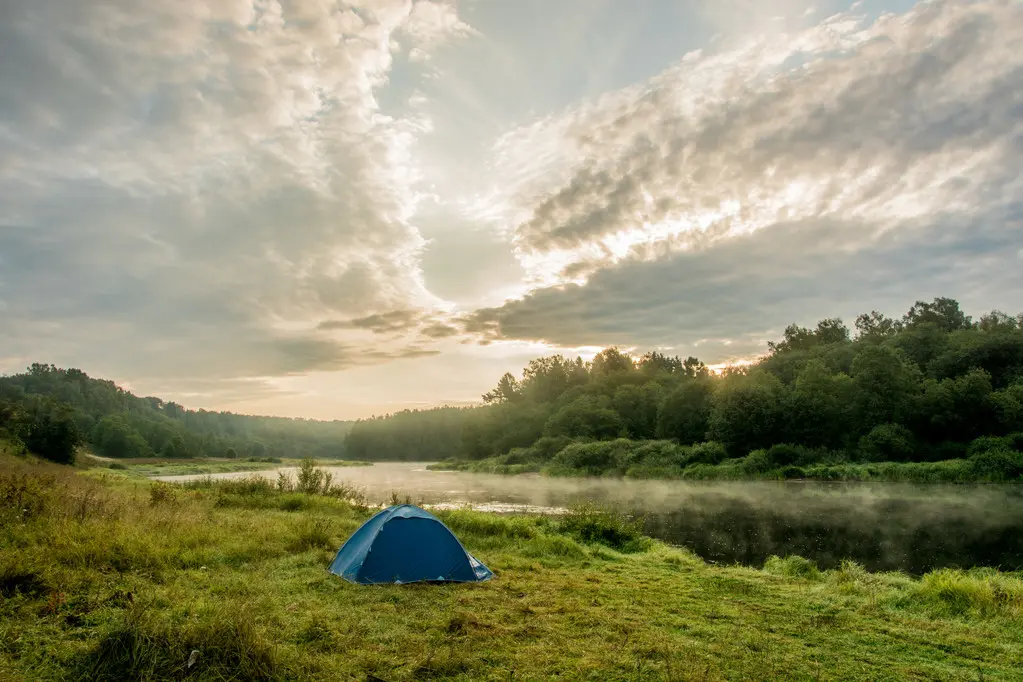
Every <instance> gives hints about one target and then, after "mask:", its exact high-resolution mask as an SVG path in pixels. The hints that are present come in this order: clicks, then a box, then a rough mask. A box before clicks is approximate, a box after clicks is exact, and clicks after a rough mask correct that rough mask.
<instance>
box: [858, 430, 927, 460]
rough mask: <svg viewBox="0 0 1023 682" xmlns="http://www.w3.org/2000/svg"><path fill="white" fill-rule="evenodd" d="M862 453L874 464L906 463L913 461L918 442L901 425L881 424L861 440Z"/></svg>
mask: <svg viewBox="0 0 1023 682" xmlns="http://www.w3.org/2000/svg"><path fill="white" fill-rule="evenodd" d="M860 452H861V453H862V454H863V456H864V457H865V458H866V459H867V460H869V461H873V462H906V461H909V460H911V459H913V454H914V453H915V452H916V441H915V439H914V438H913V433H912V432H911V431H910V430H909V429H907V428H906V427H905V426H902V425H901V424H880V425H878V426H875V427H874V428H873V429H871V430H870V433H868V434H867V435H865V436H863V437H862V438H860Z"/></svg>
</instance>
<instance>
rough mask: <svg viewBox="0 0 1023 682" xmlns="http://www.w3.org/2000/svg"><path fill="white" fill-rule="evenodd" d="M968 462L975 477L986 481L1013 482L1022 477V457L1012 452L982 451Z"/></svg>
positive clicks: (1004, 450) (1003, 450)
mask: <svg viewBox="0 0 1023 682" xmlns="http://www.w3.org/2000/svg"><path fill="white" fill-rule="evenodd" d="M969 461H970V465H971V466H972V467H973V471H974V473H975V474H976V475H977V477H978V478H982V479H984V480H987V481H996V482H997V481H1013V480H1015V479H1017V478H1019V477H1020V476H1023V455H1021V454H1020V453H1018V452H1014V451H1012V450H1006V449H1002V450H984V451H981V452H979V453H977V454H975V455H973V456H972V457H970V460H969Z"/></svg>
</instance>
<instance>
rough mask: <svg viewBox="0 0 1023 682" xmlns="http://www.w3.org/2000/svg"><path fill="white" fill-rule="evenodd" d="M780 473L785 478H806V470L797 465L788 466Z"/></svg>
mask: <svg viewBox="0 0 1023 682" xmlns="http://www.w3.org/2000/svg"><path fill="white" fill-rule="evenodd" d="M778 473H779V475H780V476H781V477H782V478H784V479H794V478H806V472H805V471H803V470H802V469H800V468H799V467H797V466H787V467H785V468H783V469H782V470H781V471H779V472H778Z"/></svg>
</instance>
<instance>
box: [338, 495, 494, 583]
mask: <svg viewBox="0 0 1023 682" xmlns="http://www.w3.org/2000/svg"><path fill="white" fill-rule="evenodd" d="M328 570H329V571H330V572H331V573H333V574H335V575H339V576H341V577H342V578H344V579H345V580H347V581H349V582H353V583H361V584H363V585H369V584H372V583H398V584H400V583H414V582H421V581H427V580H429V581H434V580H444V581H454V582H476V581H480V580H488V579H489V578H490V577H491V576H492V575H493V573H491V572H490V569H489V568H487V567H486V566H484V565H483V564H481V563H480V562H479V561H478V560H477V559H476V557H474V556H472V555H471V554H469V553H468V552H466V551H465V548H464V547H462V543H461V542H459V541H458V538H456V537H455V534H454V533H452V532H451V530H449V529H448V527H447V526H445V525H444V524H443V523H442V522H441V520H440V519H438V518H437V517H436V516H434V515H433V514H431V513H430V512H428V511H426V510H425V509H420V508H419V507H416V506H414V505H411V504H402V505H398V506H396V507H388V508H387V509H385V510H383V511H382V512H379V513H377V514H376V515H374V516H373V518H371V519H370V520H369V521H367V522H366V523H364V524H362V526H361V527H360V528H359V530H357V531H355V533H353V534H352V537H350V538H348V540H347V541H346V542H345V544H343V545H342V546H341V549H340V550H338V553H337V556H335V557H334V560H333V561H332V562H330V568H329V569H328Z"/></svg>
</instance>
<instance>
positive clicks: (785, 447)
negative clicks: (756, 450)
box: [767, 443, 820, 467]
mask: <svg viewBox="0 0 1023 682" xmlns="http://www.w3.org/2000/svg"><path fill="white" fill-rule="evenodd" d="M818 459H820V455H819V453H817V452H816V451H815V450H811V449H810V448H805V447H803V446H801V445H790V444H788V443H781V444H778V445H772V446H771V447H770V449H768V450H767V461H768V462H769V463H770V465H771V467H787V466H794V465H803V464H813V463H814V462H816V461H817V460H818Z"/></svg>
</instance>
